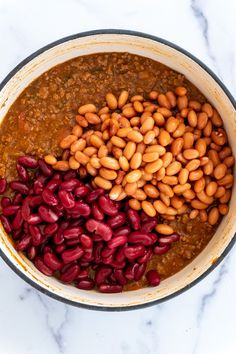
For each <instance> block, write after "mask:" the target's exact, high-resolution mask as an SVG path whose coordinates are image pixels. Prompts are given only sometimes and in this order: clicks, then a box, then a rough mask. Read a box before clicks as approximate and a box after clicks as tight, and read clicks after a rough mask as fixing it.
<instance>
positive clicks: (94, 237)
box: [93, 235, 103, 242]
mask: <svg viewBox="0 0 236 354" xmlns="http://www.w3.org/2000/svg"><path fill="white" fill-rule="evenodd" d="M93 241H94V242H99V241H103V238H102V237H101V236H99V235H93Z"/></svg>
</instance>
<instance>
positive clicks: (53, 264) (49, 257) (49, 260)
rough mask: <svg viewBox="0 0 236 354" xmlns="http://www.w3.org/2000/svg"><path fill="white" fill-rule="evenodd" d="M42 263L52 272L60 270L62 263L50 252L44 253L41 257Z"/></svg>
mask: <svg viewBox="0 0 236 354" xmlns="http://www.w3.org/2000/svg"><path fill="white" fill-rule="evenodd" d="M43 260H44V263H45V264H46V265H47V266H48V267H49V268H51V269H52V270H60V269H61V268H62V262H61V261H60V260H59V259H58V257H57V256H55V254H53V253H51V252H45V253H44V256H43Z"/></svg>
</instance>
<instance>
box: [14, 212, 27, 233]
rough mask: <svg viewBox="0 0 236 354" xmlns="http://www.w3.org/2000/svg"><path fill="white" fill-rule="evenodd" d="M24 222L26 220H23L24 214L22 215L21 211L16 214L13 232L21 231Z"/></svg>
mask: <svg viewBox="0 0 236 354" xmlns="http://www.w3.org/2000/svg"><path fill="white" fill-rule="evenodd" d="M23 222H24V220H23V218H22V213H21V210H20V209H19V210H18V211H17V213H16V216H15V218H14V220H13V222H12V228H13V230H19V229H21V227H22V225H23Z"/></svg>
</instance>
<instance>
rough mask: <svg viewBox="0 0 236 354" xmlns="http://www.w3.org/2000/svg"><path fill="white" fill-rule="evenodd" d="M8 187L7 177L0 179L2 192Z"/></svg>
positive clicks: (0, 192) (0, 191) (0, 190)
mask: <svg viewBox="0 0 236 354" xmlns="http://www.w3.org/2000/svg"><path fill="white" fill-rule="evenodd" d="M6 189H7V180H6V179H5V178H1V179H0V194H3V193H5V192H6Z"/></svg>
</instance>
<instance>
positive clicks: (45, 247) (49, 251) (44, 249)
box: [43, 246, 53, 254]
mask: <svg viewBox="0 0 236 354" xmlns="http://www.w3.org/2000/svg"><path fill="white" fill-rule="evenodd" d="M43 253H44V254H45V253H53V251H52V248H51V247H49V246H44V247H43Z"/></svg>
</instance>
